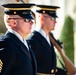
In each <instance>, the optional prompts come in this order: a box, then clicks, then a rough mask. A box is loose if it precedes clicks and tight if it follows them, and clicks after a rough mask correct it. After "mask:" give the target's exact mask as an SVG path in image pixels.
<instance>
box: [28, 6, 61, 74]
mask: <svg viewBox="0 0 76 75" xmlns="http://www.w3.org/2000/svg"><path fill="white" fill-rule="evenodd" d="M58 8H60V7H58V6H49V5H37V8H36V12H37V16H36V25H37V27H38V26H40V27H41V28H40V29H39V30H35V31H34V32H33V33H32V34H31V35H30V37H29V39H28V40H29V42H30V44H31V47H32V49H33V51H34V53H35V56H36V59H37V72H38V75H54V74H55V72H56V54H55V51H54V47H53V45H52V43H51V41H50V39H49V33H50V32H51V31H52V30H54V27H55V24H56V22H57V21H56V18H57V17H58V16H57V15H56V10H57V9H58ZM38 24H39V25H38Z"/></svg>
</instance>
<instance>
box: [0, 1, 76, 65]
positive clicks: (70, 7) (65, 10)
mask: <svg viewBox="0 0 76 75" xmlns="http://www.w3.org/2000/svg"><path fill="white" fill-rule="evenodd" d="M23 1H24V2H25V3H28V2H29V3H35V4H44V5H57V6H60V9H59V10H58V11H57V15H58V17H59V18H58V19H57V24H56V26H55V30H54V31H53V33H54V36H55V37H56V38H57V39H58V38H59V37H60V34H61V30H62V28H63V24H64V20H65V16H66V15H69V16H70V17H71V18H72V19H73V20H74V64H75V66H76V55H75V54H76V0H23ZM12 2H14V3H15V2H16V0H0V6H1V5H2V4H4V3H12ZM2 19H3V8H2V7H1V11H0V24H2V22H3V21H2ZM33 27H35V25H34V26H33ZM33 29H34V28H33ZM70 32H71V31H70Z"/></svg>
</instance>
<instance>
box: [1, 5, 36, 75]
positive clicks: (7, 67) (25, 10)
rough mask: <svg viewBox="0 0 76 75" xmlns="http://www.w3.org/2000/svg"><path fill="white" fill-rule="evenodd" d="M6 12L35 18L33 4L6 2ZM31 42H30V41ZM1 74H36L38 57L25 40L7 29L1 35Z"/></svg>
mask: <svg viewBox="0 0 76 75" xmlns="http://www.w3.org/2000/svg"><path fill="white" fill-rule="evenodd" d="M3 6H4V7H5V8H7V9H6V10H5V13H6V14H8V15H12V14H13V15H19V16H21V17H23V18H28V19H33V17H32V15H31V11H30V9H29V7H31V6H32V4H5V5H3ZM28 44H29V43H28ZM0 75H36V59H35V56H34V53H33V51H32V49H31V48H30V46H29V51H28V49H27V47H26V46H25V45H24V44H23V42H22V41H21V40H20V39H19V38H18V37H17V36H16V35H15V34H13V33H11V32H9V31H7V32H6V34H5V35H3V36H2V37H0Z"/></svg>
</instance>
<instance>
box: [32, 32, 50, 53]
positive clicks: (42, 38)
mask: <svg viewBox="0 0 76 75" xmlns="http://www.w3.org/2000/svg"><path fill="white" fill-rule="evenodd" d="M34 34H35V37H37V38H38V39H39V40H40V41H41V42H42V44H43V46H44V47H45V48H47V50H48V51H49V53H51V51H50V48H51V46H50V45H49V44H48V42H47V41H46V39H45V38H44V37H43V36H42V35H41V34H40V33H39V32H37V31H34V32H33V35H34Z"/></svg>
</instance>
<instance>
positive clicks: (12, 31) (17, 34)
mask: <svg viewBox="0 0 76 75" xmlns="http://www.w3.org/2000/svg"><path fill="white" fill-rule="evenodd" d="M8 31H9V32H11V33H13V34H14V35H16V36H17V37H18V38H19V39H20V40H21V41H22V42H23V39H22V37H21V35H20V34H19V33H17V32H16V31H15V30H13V29H9V30H8Z"/></svg>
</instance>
